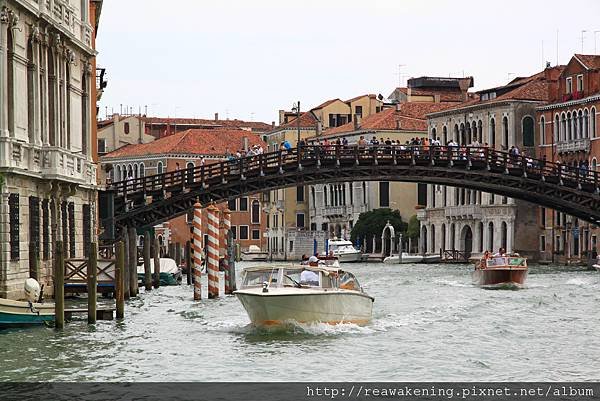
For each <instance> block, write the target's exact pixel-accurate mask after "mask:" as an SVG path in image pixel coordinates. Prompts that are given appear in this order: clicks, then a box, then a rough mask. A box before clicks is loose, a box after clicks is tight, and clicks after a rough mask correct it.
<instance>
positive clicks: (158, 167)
mask: <svg viewBox="0 0 600 401" xmlns="http://www.w3.org/2000/svg"><path fill="white" fill-rule="evenodd" d="M162 173H163V163H162V162H158V164H157V165H156V174H162Z"/></svg>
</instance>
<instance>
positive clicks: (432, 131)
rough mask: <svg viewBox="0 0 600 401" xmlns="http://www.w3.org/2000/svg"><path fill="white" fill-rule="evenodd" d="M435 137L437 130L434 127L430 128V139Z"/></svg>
mask: <svg viewBox="0 0 600 401" xmlns="http://www.w3.org/2000/svg"><path fill="white" fill-rule="evenodd" d="M436 137H437V130H436V129H435V128H432V129H431V139H435V138H436Z"/></svg>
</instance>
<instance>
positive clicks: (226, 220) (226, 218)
mask: <svg viewBox="0 0 600 401" xmlns="http://www.w3.org/2000/svg"><path fill="white" fill-rule="evenodd" d="M229 230H231V210H229V208H227V209H225V210H223V229H222V230H221V248H222V249H223V270H225V295H229V294H231V291H232V289H231V285H230V278H229V277H230V275H231V272H230V271H229V252H228V251H229V244H228V243H227V239H228V238H229Z"/></svg>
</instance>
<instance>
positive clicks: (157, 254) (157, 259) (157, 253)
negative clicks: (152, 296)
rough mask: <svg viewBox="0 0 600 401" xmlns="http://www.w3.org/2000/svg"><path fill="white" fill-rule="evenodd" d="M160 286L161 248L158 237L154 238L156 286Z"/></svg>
mask: <svg viewBox="0 0 600 401" xmlns="http://www.w3.org/2000/svg"><path fill="white" fill-rule="evenodd" d="M159 287H160V250H159V248H158V238H155V239H154V288H159Z"/></svg>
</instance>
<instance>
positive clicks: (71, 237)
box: [67, 202, 76, 258]
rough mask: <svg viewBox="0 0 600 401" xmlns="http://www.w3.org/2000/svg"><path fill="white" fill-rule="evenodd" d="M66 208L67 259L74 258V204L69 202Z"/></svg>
mask: <svg viewBox="0 0 600 401" xmlns="http://www.w3.org/2000/svg"><path fill="white" fill-rule="evenodd" d="M67 208H68V214H69V216H68V217H69V257H70V258H75V256H76V255H75V204H74V203H73V202H69V204H68V206H67Z"/></svg>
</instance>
